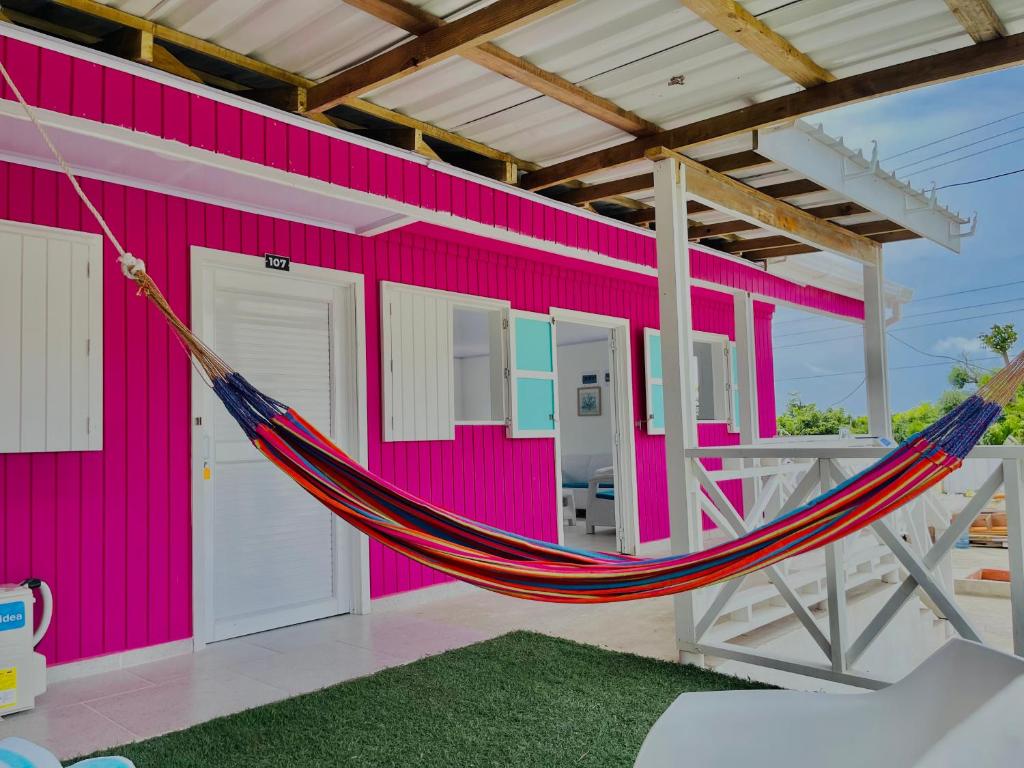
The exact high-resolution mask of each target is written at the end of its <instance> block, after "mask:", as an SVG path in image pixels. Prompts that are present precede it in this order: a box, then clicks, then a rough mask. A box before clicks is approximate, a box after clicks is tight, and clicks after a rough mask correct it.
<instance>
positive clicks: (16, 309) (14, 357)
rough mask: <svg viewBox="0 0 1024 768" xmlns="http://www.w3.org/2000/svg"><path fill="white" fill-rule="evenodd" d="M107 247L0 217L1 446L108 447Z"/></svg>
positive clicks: (16, 449) (7, 449) (10, 449)
mask: <svg viewBox="0 0 1024 768" xmlns="http://www.w3.org/2000/svg"><path fill="white" fill-rule="evenodd" d="M101 254H102V245H101V243H100V240H99V238H98V237H97V236H96V235H87V234H83V233H79V232H69V231H66V230H60V229H52V228H48V227H37V226H33V225H30V224H16V223H14V222H0V327H2V328H3V329H4V332H3V334H0V452H2V453H28V452H40V451H47V452H50V451H83V450H100V449H101V448H102V447H103V389H102V387H103V362H102V354H103V327H102V325H103V314H102V311H103V309H102V301H103V290H102V272H101V266H102V265H101V262H100V257H101Z"/></svg>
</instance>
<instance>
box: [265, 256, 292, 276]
mask: <svg viewBox="0 0 1024 768" xmlns="http://www.w3.org/2000/svg"><path fill="white" fill-rule="evenodd" d="M263 266H265V267H266V268H267V269H279V270H281V271H282V272H288V271H289V270H291V268H292V260H291V259H289V258H288V257H287V256H278V255H276V254H273V253H265V254H263Z"/></svg>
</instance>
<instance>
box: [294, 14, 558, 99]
mask: <svg viewBox="0 0 1024 768" xmlns="http://www.w3.org/2000/svg"><path fill="white" fill-rule="evenodd" d="M573 2H575V0H497V2H495V3H492V4H491V5H488V6H485V7H484V8H481V9H480V10H478V11H475V12H473V13H470V14H468V15H466V16H463V17H462V18H460V19H457V20H455V21H453V22H451V23H450V24H444V25H442V26H440V27H437V28H435V29H432V30H430V31H429V32H426V33H425V34H423V35H420V36H419V37H416V38H413V39H412V40H409V41H408V42H405V43H402V44H401V45H398V46H396V47H394V48H391V49H390V50H387V51H385V52H384V53H381V54H379V55H377V56H374V57H373V58H371V59H367V60H366V61H363V62H361V63H359V64H356V65H355V66H352V67H349V68H348V69H346V70H343V71H341V72H339V73H338V74H336V75H333V76H331V77H329V78H327V79H326V80H324V81H323V82H321V83H318V84H317V85H315V86H313V87H312V88H310V89H309V111H311V112H323V111H324V110H325V109H330V108H331V107H335V106H337V105H339V104H344V103H346V101H347V100H348V99H350V98H352V97H355V96H359V95H361V94H364V93H366V92H368V91H372V90H374V89H375V88H380V87H381V86H384V85H387V84H388V83H392V82H394V81H396V80H399V79H401V78H403V77H405V76H407V75H409V74H411V73H413V72H416V71H418V70H420V69H422V68H424V67H427V66H430V65H431V64H436V63H437V62H439V61H444V60H445V59H447V58H449V57H451V56H456V55H459V54H461V53H464V52H465V51H468V50H469V49H471V48H475V47H477V46H479V45H482V44H483V43H486V42H487V41H488V40H491V39H493V38H495V37H500V36H501V35H504V34H506V33H508V32H511V31H513V30H515V29H518V28H519V27H522V26H525V25H527V24H530V23H531V22H534V21H537V20H538V19H540V18H543V17H544V16H547V15H549V14H551V13H554V12H555V11H557V10H559V9H560V8H564V7H566V6H568V5H571V4H572V3H573Z"/></svg>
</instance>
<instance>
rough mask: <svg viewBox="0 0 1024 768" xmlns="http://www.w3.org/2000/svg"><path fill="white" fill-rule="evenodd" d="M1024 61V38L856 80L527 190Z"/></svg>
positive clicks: (557, 173) (589, 164) (693, 128)
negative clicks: (659, 151) (663, 150)
mask: <svg viewBox="0 0 1024 768" xmlns="http://www.w3.org/2000/svg"><path fill="white" fill-rule="evenodd" d="M1021 61H1024V33H1018V34H1016V35H1010V36H1009V37H1001V38H998V39H996V40H990V41H988V42H985V43H978V44H977V45H972V46H968V47H966V48H959V49H956V50H953V51H946V52H944V53H938V54H935V55H932V56H925V57H924V58H920V59H914V60H913V61H907V62H903V63H901V64H893V65H892V66H889V67H883V68H882V69H877V70H874V71H872V72H865V73H862V74H859V75H851V76H849V77H844V78H842V79H840V80H834V81H832V82H831V83H823V84H822V85H817V86H815V87H813V88H808V89H807V90H804V91H798V92H796V93H791V94H788V95H786V96H779V97H777V98H774V99H769V100H767V101H762V102H759V103H757V104H752V105H750V106H747V107H741V108H740V109H736V110H733V111H732V112H726V113H725V114H722V115H716V116H714V117H709V118H706V119H704V120H700V121H698V122H695V123H690V124H688V125H684V126H680V127H679V128H673V129H671V130H667V131H662V132H661V133H659V134H656V135H655V136H651V137H647V138H640V139H633V140H632V141H628V142H626V143H624V144H618V145H616V146H614V147H609V148H607V149H602V150H598V151H596V152H589V153H587V154H585V155H580V156H579V157H575V158H572V159H570V160H566V161H564V162H561V163H555V164H554V165H549V166H547V167H545V168H541V169H540V170H537V171H533V172H532V173H528V174H526V175H525V176H524V177H523V179H522V180H521V183H522V184H523V186H524V187H526V188H527V189H543V188H544V187H550V186H552V185H554V184H559V183H562V182H565V181H567V180H569V179H575V178H579V177H581V176H585V175H586V174H588V173H593V172H595V171H599V170H603V169H605V168H612V167H615V166H618V165H623V164H625V163H630V162H634V161H636V160H639V159H641V158H642V157H643V156H644V153H645V152H647V150H649V149H652V148H656V147H672V148H673V149H685V148H686V147H690V146H694V145H697V144H703V143H705V142H708V141H713V140H714V139H718V138H722V137H725V136H734V135H736V134H739V133H744V132H746V131H751V130H755V129H758V128H763V127H766V126H769V125H774V124H777V123H781V122H785V121H787V120H792V119H795V118H798V117H803V116H806V115H810V114H813V113H815V112H821V111H823V110H826V109H831V108H833V107H838V106H840V105H842V104H851V103H855V102H860V101H865V100H867V99H871V98H875V97H877V96H884V95H885V94H888V93H896V92H897V91H903V90H909V89H911V88H919V87H921V86H925V85H929V84H931V83H937V82H942V81H944V80H953V79H956V78H961V77H966V76H968V75H973V74H978V73H980V72H989V71H992V70H996V69H1003V68H1005V67H1009V66H1012V65H1014V64H1017V63H1019V62H1021Z"/></svg>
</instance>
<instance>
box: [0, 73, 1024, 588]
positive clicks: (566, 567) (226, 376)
mask: <svg viewBox="0 0 1024 768" xmlns="http://www.w3.org/2000/svg"><path fill="white" fill-rule="evenodd" d="M0 75H2V76H3V79H4V80H5V81H6V82H7V84H8V85H9V86H10V88H11V90H12V91H13V92H14V94H15V96H16V98H17V99H18V100H19V102H20V103H21V105H22V107H23V109H24V110H25V113H26V114H27V115H28V117H29V119H30V120H31V121H32V122H33V124H34V125H35V126H36V128H37V129H38V130H39V133H40V135H41V136H42V138H43V140H44V141H45V142H46V144H47V146H48V147H49V149H50V151H51V152H52V153H53V156H54V158H55V159H56V160H57V162H58V164H59V165H60V167H61V169H62V170H63V171H64V173H65V174H66V175H67V177H68V180H69V181H70V182H71V185H72V186H73V187H74V189H75V192H76V193H77V194H78V196H79V197H80V198H81V200H82V203H83V204H84V205H85V207H86V208H87V209H88V210H89V211H90V213H92V215H93V216H94V217H95V218H96V221H97V222H98V223H99V225H100V228H101V229H102V230H103V233H104V234H105V235H106V236H107V238H108V240H110V242H111V244H112V245H113V246H114V248H115V249H116V250H117V252H118V253H119V254H120V262H121V268H122V271H123V272H124V274H125V276H126V277H129V278H130V279H132V280H134V281H135V282H136V283H137V284H138V286H139V292H140V293H141V294H142V295H144V296H146V297H147V298H148V299H149V300H150V301H151V302H152V303H153V304H154V306H155V307H156V308H157V309H158V310H159V311H160V312H161V313H162V314H163V315H164V316H165V317H166V318H167V321H168V322H169V323H170V325H171V328H172V330H173V331H174V332H175V334H177V336H178V338H179V339H180V340H181V342H182V344H183V345H184V347H185V349H186V350H187V351H188V353H189V354H190V355H191V356H192V358H193V360H194V361H195V362H196V363H197V364H198V365H199V366H200V367H201V368H202V369H203V371H205V373H206V375H207V376H208V378H209V383H210V385H211V386H212V387H213V390H214V392H216V393H217V395H218V396H219V397H220V399H221V400H222V401H223V403H224V406H225V407H226V408H227V409H228V412H230V413H231V415H232V416H233V417H234V418H235V420H236V421H237V422H238V424H239V425H240V426H241V427H242V429H243V430H244V431H245V433H246V435H248V437H249V439H250V440H251V441H252V443H253V445H255V446H256V448H257V449H258V450H259V451H260V452H261V453H262V454H263V455H264V456H266V457H267V458H268V459H269V460H270V461H271V462H273V463H274V464H276V465H277V466H278V467H279V468H280V469H282V470H283V471H284V472H287V473H288V474H289V475H291V477H292V478H293V479H294V480H295V482H296V483H298V484H299V485H301V486H302V487H303V488H305V489H306V490H307V491H308V492H309V493H310V494H312V495H313V496H314V497H316V498H317V499H318V500H319V501H320V502H321V503H322V504H323V505H324V506H325V507H327V508H328V509H329V510H331V511H332V512H333V513H334V514H336V515H338V516H339V517H341V518H342V519H344V520H345V521H347V522H348V523H350V524H351V525H353V526H354V527H356V528H358V529H359V530H360V531H362V532H364V533H366V534H367V535H369V536H371V537H373V538H374V539H377V540H378V541H380V542H381V543H382V544H385V545H386V546H388V547H391V548H392V549H394V550H395V551H397V552H401V553H402V554H404V555H407V556H408V557H411V558H412V559H413V560H416V561H418V562H420V563H423V564H424V565H427V566H430V567H431V568H436V569H437V570H439V571H443V572H444V573H447V574H450V575H452V576H454V577H455V578H458V579H462V580H463V581H467V582H469V583H471V584H476V585H477V586H480V587H484V588H485V589H490V590H493V591H495V592H500V593H502V594H506V595H512V596H514V597H522V598H528V599H531V600H543V601H550V602H564V603H591V602H613V601H618V600H636V599H639V598H644V597H657V596H660V595H670V594H674V593H677V592H684V591H686V590H690V589H696V588H697V587H703V586H707V585H709V584H716V583H718V582H720V581H724V580H725V579H730V578H734V577H736V576H741V575H743V574H746V573H750V572H751V571H756V570H758V569H759V568H765V567H767V566H769V565H772V564H773V563H777V562H779V561H780V560H783V559H785V558H787V557H792V556H793V555H798V554H802V553H804V552H809V551H810V550H813V549H817V548H818V547H822V546H824V545H826V544H828V543H829V542H832V541H836V540H838V539H841V538H843V537H844V536H848V535H849V534H851V533H853V532H854V531H857V530H860V529H861V528H864V527H865V526H867V525H870V524H871V523H873V522H874V521H876V520H879V519H881V518H883V517H885V516H886V515H887V514H888V513H889V512H892V511H893V510H895V509H897V508H898V507H900V506H902V505H903V504H906V503H907V502H908V501H910V500H912V499H914V498H915V497H917V496H920V495H921V494H922V493H924V492H925V491H926V490H928V489H929V488H931V487H932V486H933V485H935V484H936V483H938V482H939V481H940V480H941V479H942V478H944V477H945V476H946V475H948V474H949V473H950V472H953V471H954V470H955V469H957V468H958V467H959V466H960V464H961V462H962V460H963V459H964V457H965V456H966V455H967V454H968V453H969V452H970V450H971V448H972V447H973V446H974V444H975V443H976V442H977V441H978V440H979V439H980V438H981V436H982V435H983V434H984V432H985V430H986V429H987V428H988V426H989V425H990V424H992V422H994V421H995V420H996V419H997V418H999V414H1000V413H1001V412H1002V409H1003V406H1004V405H1005V404H1006V403H1008V402H1009V401H1010V399H1011V398H1013V396H1014V395H1015V394H1016V391H1017V388H1018V387H1019V386H1020V384H1021V382H1022V381H1024V353H1022V355H1020V356H1018V357H1017V358H1016V359H1015V360H1014V361H1013V362H1012V363H1010V365H1008V366H1007V367H1006V368H1004V369H1003V370H1002V371H1000V372H999V373H998V374H996V375H995V376H994V377H993V378H992V379H991V380H990V381H989V382H988V383H987V384H986V385H985V386H983V387H981V388H980V389H979V390H978V392H977V393H975V394H974V395H972V396H971V397H970V398H968V399H967V400H966V401H965V402H964V403H963V404H961V405H960V406H959V407H957V408H956V409H955V410H953V411H951V412H950V413H948V414H947V415H946V416H944V417H943V418H942V419H940V420H939V421H937V422H936V423H935V424H933V425H932V426H930V427H928V428H927V429H925V430H924V431H922V432H920V433H919V434H917V435H914V436H913V437H911V438H910V439H908V440H906V441H905V442H903V443H901V444H900V445H899V446H898V447H897V448H896V449H895V450H893V451H892V452H891V453H889V454H888V455H887V456H885V457H884V458H882V459H880V460H879V461H878V462H876V463H875V464H874V465H872V466H871V467H868V468H867V469H865V470H864V471H862V472H860V473H859V474H857V475H855V476H854V477H852V478H850V479H849V480H848V481H846V482H845V483H843V484H842V485H840V486H837V487H836V488H834V489H832V490H830V491H829V492H828V493H825V494H822V495H821V496H819V497H818V498H816V499H814V500H813V501H811V502H809V503H807V504H805V505H804V506H802V507H800V508H799V509H795V510H793V511H791V512H789V513H787V514H785V515H781V516H780V517H778V518H776V519H775V520H772V521H771V522H769V523H767V524H765V525H762V526H760V527H759V528H755V529H754V530H752V531H750V532H749V533H748V534H746V535H744V536H742V537H740V538H738V539H735V540H733V541H729V542H727V543H724V544H721V545H719V546H717V547H713V548H711V549H707V550H704V551H702V552H693V553H690V554H685V555H671V556H669V557H660V558H649V559H642V558H635V557H630V556H626V555H618V554H608V553H594V552H584V551H579V550H575V549H572V548H570V547H563V546H559V545H557V544H552V543H550V542H546V541H538V540H536V539H530V538H526V537H524V536H519V535H517V534H514V533H510V532H508V531H502V530H499V529H497V528H492V527H490V526H487V525H482V524H480V523H477V522H474V521H472V520H470V519H468V518H465V517H462V516H460V515H456V514H453V513H451V512H447V511H445V510H443V509H440V508H438V507H436V506H434V505H432V504H430V503H428V502H426V501H424V500H422V499H418V498H416V497H414V496H411V495H409V494H408V493H406V492H404V491H402V490H401V489H400V488H396V487H395V486H393V485H391V484H390V483H388V482H387V481H385V480H383V479H382V478H380V477H377V476H376V475H374V474H373V473H372V472H370V471H368V470H367V469H365V468H363V467H361V466H360V465H359V464H357V463H356V462H355V461H354V460H353V459H352V458H351V457H350V456H348V455H347V454H346V453H345V452H344V451H342V450H341V449H340V448H339V447H338V446H336V445H334V444H333V443H331V441H330V440H328V439H327V438H326V437H324V436H323V435H322V434H320V432H319V431H317V429H316V428H315V427H314V426H313V425H311V424H310V423H309V422H307V421H306V420H305V419H303V418H302V416H300V415H299V414H298V413H296V412H295V411H294V410H292V409H291V408H289V407H288V406H286V405H284V404H283V403H279V402H277V401H276V400H274V399H272V398H270V397H268V396H267V395H264V394H263V393H261V392H259V391H258V390H257V389H256V388H255V387H253V386H252V385H251V384H250V383H249V382H247V381H246V380H245V379H244V378H243V377H242V376H241V374H239V373H237V372H236V371H234V370H232V369H231V368H230V367H229V366H228V365H227V364H226V363H225V362H224V361H223V360H221V359H220V358H219V357H218V356H217V355H216V354H214V353H213V351H211V350H210V349H209V348H208V347H207V346H206V345H205V344H203V342H202V341H200V340H199V339H198V338H196V336H194V335H193V334H192V332H191V331H190V330H189V329H188V327H187V326H186V325H185V324H184V323H183V322H182V321H181V319H180V318H178V317H177V315H175V313H174V311H173V310H172V309H171V308H170V306H169V305H168V304H167V301H166V299H165V298H164V296H163V294H161V292H160V289H159V288H158V287H157V286H156V284H155V283H154V282H153V280H152V279H151V278H150V277H149V275H147V274H146V271H145V265H144V264H143V262H142V261H141V260H140V259H136V258H135V257H133V256H132V255H131V254H129V253H127V252H126V251H125V250H124V248H123V247H122V246H121V244H120V242H119V241H118V239H117V237H115V236H114V234H113V232H111V230H110V227H109V226H108V225H107V222H106V221H104V219H103V216H102V215H101V214H100V213H99V211H97V210H96V208H95V206H93V204H92V203H91V201H90V200H89V198H88V196H87V195H86V194H85V193H84V192H83V191H82V188H81V186H80V185H79V183H78V180H77V179H76V177H75V175H74V173H73V171H72V170H71V168H70V167H69V166H68V164H67V162H66V161H65V160H64V158H63V157H62V156H61V153H60V151H59V150H58V149H57V148H56V147H55V146H54V144H53V142H52V141H51V140H50V137H49V136H48V135H47V133H46V129H45V128H44V127H43V126H42V125H41V124H40V123H39V121H38V120H37V118H36V117H35V115H34V113H33V110H32V109H31V108H30V107H29V105H28V104H27V103H26V102H25V100H24V98H23V97H22V95H21V93H20V91H19V90H18V88H17V86H16V85H15V83H14V82H13V80H12V79H11V76H10V73H9V72H8V71H7V69H6V68H5V67H4V65H3V62H2V61H0Z"/></svg>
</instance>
